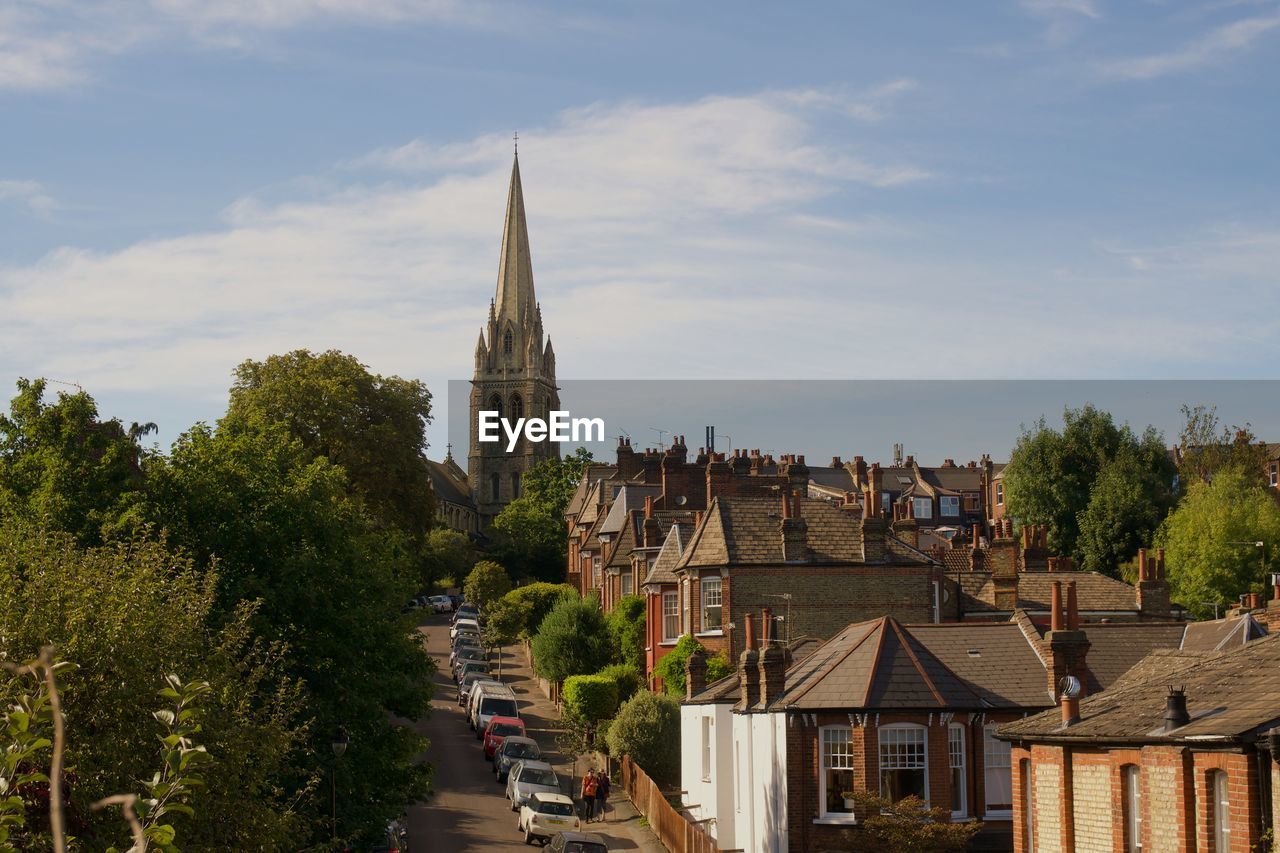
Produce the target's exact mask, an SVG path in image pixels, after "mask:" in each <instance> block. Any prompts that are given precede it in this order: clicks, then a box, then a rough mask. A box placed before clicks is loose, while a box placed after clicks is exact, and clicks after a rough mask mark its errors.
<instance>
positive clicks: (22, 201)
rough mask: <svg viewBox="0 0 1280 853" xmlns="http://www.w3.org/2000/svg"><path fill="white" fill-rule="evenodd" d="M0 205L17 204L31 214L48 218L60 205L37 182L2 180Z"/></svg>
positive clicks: (0, 181)
mask: <svg viewBox="0 0 1280 853" xmlns="http://www.w3.org/2000/svg"><path fill="white" fill-rule="evenodd" d="M0 204H16V205H17V206H19V207H21V208H23V209H25V210H27V211H28V212H30V213H33V214H35V215H36V216H40V217H47V216H49V215H50V214H52V213H53V211H54V210H56V209H57V207H58V203H57V202H56V201H55V200H54V198H53V196H51V195H49V194H48V193H47V192H45V189H44V186H43V185H41V184H40V183H39V182H37V181H6V180H0Z"/></svg>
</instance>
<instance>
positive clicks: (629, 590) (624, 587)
mask: <svg viewBox="0 0 1280 853" xmlns="http://www.w3.org/2000/svg"><path fill="white" fill-rule="evenodd" d="M619 589H620V590H621V593H622V595H634V594H635V591H636V579H635V578H634V577H632V574H631V572H630V570H628V571H625V572H623V573H622V581H621V583H620V585H619Z"/></svg>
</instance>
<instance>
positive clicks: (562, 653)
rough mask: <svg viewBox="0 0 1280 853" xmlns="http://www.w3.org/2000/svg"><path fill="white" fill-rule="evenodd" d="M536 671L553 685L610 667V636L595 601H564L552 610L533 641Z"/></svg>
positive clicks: (597, 603) (568, 599) (565, 599)
mask: <svg viewBox="0 0 1280 853" xmlns="http://www.w3.org/2000/svg"><path fill="white" fill-rule="evenodd" d="M532 646H533V668H534V670H535V671H536V672H537V673H538V675H540V676H541V677H542V678H545V679H547V680H548V681H551V682H553V683H559V682H562V681H564V680H565V679H566V678H568V677H569V676H571V675H586V674H588V673H593V672H596V671H597V670H599V669H600V668H601V667H603V666H604V665H606V664H607V663H609V636H608V633H607V631H606V629H605V624H604V615H603V614H602V613H601V612H600V604H599V602H598V601H596V599H595V598H594V597H592V598H587V599H573V598H564V599H561V600H560V601H559V602H557V604H556V606H555V607H553V608H552V609H551V612H550V613H548V614H547V616H546V618H545V619H543V620H542V624H541V625H539V626H538V633H537V634H535V635H534V637H533V643H532Z"/></svg>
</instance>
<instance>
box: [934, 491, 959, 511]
mask: <svg viewBox="0 0 1280 853" xmlns="http://www.w3.org/2000/svg"><path fill="white" fill-rule="evenodd" d="M938 504H939V509H940V511H941V512H942V514H943V515H951V516H954V515H959V514H960V496H959V495H943V496H942V497H940V498H938Z"/></svg>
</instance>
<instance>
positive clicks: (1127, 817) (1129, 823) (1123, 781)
mask: <svg viewBox="0 0 1280 853" xmlns="http://www.w3.org/2000/svg"><path fill="white" fill-rule="evenodd" d="M1120 787H1121V792H1122V793H1123V796H1124V853H1141V850H1142V772H1141V769H1140V768H1139V767H1138V765H1136V764H1126V765H1124V766H1123V767H1121V768H1120Z"/></svg>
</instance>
